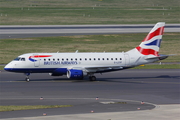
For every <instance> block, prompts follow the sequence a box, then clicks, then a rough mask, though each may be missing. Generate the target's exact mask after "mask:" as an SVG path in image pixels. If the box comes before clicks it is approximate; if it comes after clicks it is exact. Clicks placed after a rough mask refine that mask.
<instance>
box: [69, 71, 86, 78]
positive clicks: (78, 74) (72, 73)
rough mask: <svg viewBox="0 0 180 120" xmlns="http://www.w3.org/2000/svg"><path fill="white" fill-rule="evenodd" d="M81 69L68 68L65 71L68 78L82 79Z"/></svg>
mask: <svg viewBox="0 0 180 120" xmlns="http://www.w3.org/2000/svg"><path fill="white" fill-rule="evenodd" d="M83 76H84V75H83V71H82V70H74V69H71V70H68V71H67V78H70V79H83Z"/></svg>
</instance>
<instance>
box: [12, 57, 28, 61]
mask: <svg viewBox="0 0 180 120" xmlns="http://www.w3.org/2000/svg"><path fill="white" fill-rule="evenodd" d="M25 60H26V59H25V58H21V57H17V58H15V59H14V61H25Z"/></svg>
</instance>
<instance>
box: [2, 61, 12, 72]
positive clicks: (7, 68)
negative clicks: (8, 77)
mask: <svg viewBox="0 0 180 120" xmlns="http://www.w3.org/2000/svg"><path fill="white" fill-rule="evenodd" d="M4 70H6V71H10V72H11V71H12V70H13V67H12V65H11V63H9V64H7V65H6V66H5V67H4Z"/></svg>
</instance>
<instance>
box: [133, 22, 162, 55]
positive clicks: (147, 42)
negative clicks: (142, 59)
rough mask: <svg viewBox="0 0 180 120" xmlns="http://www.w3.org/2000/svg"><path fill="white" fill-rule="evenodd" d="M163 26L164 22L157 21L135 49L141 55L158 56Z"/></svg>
mask: <svg viewBox="0 0 180 120" xmlns="http://www.w3.org/2000/svg"><path fill="white" fill-rule="evenodd" d="M164 26H165V23H164V22H158V23H157V24H156V25H155V26H154V27H153V29H152V30H151V31H150V32H149V34H148V35H147V36H146V37H145V38H144V40H143V41H142V42H141V44H140V45H139V46H138V47H136V49H137V50H138V51H139V52H140V53H141V54H143V55H154V56H159V55H158V53H159V48H160V44H161V40H162V35H163V32H164Z"/></svg>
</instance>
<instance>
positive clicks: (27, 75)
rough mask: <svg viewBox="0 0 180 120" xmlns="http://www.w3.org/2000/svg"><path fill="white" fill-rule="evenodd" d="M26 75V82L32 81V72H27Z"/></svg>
mask: <svg viewBox="0 0 180 120" xmlns="http://www.w3.org/2000/svg"><path fill="white" fill-rule="evenodd" d="M25 75H26V78H25V80H26V82H29V81H30V79H29V76H30V73H25Z"/></svg>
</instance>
